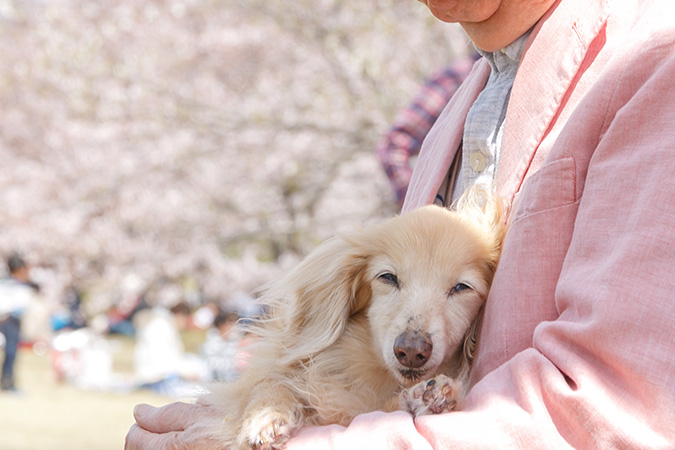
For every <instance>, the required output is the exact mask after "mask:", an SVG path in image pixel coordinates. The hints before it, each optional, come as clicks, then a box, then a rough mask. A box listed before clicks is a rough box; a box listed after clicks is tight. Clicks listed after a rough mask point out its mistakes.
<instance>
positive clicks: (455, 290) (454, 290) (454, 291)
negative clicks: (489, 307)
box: [448, 283, 473, 295]
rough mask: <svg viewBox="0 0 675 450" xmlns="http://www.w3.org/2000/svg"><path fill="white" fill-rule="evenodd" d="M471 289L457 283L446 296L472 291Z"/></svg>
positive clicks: (464, 284)
mask: <svg viewBox="0 0 675 450" xmlns="http://www.w3.org/2000/svg"><path fill="white" fill-rule="evenodd" d="M472 289H473V288H472V287H471V286H469V285H468V284H466V283H457V284H456V285H454V286H453V288H452V289H450V292H448V295H454V294H457V293H459V292H462V291H468V290H472Z"/></svg>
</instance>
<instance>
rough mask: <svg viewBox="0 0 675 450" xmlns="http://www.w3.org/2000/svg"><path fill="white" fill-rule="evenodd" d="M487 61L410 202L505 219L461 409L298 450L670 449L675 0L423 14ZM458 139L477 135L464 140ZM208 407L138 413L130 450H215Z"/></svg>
mask: <svg viewBox="0 0 675 450" xmlns="http://www.w3.org/2000/svg"><path fill="white" fill-rule="evenodd" d="M424 3H425V4H426V5H427V6H428V7H429V9H430V10H431V12H432V13H433V14H434V15H435V16H436V17H437V18H438V19H440V20H442V21H446V22H459V23H460V24H461V25H462V27H463V28H464V29H465V31H466V32H467V34H468V35H469V37H470V38H471V40H472V41H473V43H474V44H475V46H476V47H477V48H478V49H480V51H481V53H482V54H483V58H482V59H481V60H479V61H478V62H477V63H476V65H475V66H474V68H473V71H472V73H471V75H470V76H469V77H468V78H467V80H466V81H465V82H464V83H463V85H462V87H461V88H460V89H459V90H458V92H457V93H456V94H455V95H454V96H453V99H452V100H451V101H450V102H449V104H448V105H447V107H446V108H445V110H444V112H443V113H442V115H441V116H440V117H439V119H438V120H437V122H436V124H435V126H434V128H433V129H432V130H431V132H430V134H429V135H428V136H427V138H426V139H425V142H424V144H423V147H422V150H421V153H420V157H419V159H418V162H417V165H416V167H415V171H414V173H413V176H412V180H411V184H410V187H409V190H408V193H407V196H406V200H405V204H404V206H403V210H404V213H405V212H407V211H410V210H412V209H415V208H417V207H420V206H422V205H425V204H428V203H432V202H439V203H442V204H450V203H452V199H453V198H455V197H456V196H457V193H458V192H461V190H462V189H464V188H465V187H466V186H468V185H471V184H473V183H482V182H485V183H491V184H493V185H494V186H495V189H496V191H497V193H498V194H499V195H501V196H502V197H504V198H505V199H507V200H508V203H509V204H510V213H509V230H508V232H507V234H506V237H505V241H504V244H503V250H502V256H501V260H500V263H499V266H498V269H497V271H496V274H495V277H494V281H493V284H492V288H491V291H490V295H489V297H488V300H487V302H486V305H485V308H484V316H483V320H482V324H481V327H480V330H479V332H478V343H477V348H476V351H475V359H474V362H473V368H472V376H471V378H472V389H471V391H470V393H469V395H468V397H467V398H466V400H465V402H464V404H463V405H462V406H461V408H460V409H459V410H457V411H453V412H450V413H446V414H440V415H430V416H423V417H418V418H416V419H414V420H413V418H412V416H410V415H409V414H408V413H406V412H396V413H387V414H385V413H382V412H374V413H369V414H364V415H361V416H358V417H357V418H356V419H355V420H354V421H353V422H352V424H351V425H350V426H348V427H341V426H328V427H310V428H306V429H304V430H303V431H301V432H300V433H299V434H298V435H297V436H295V437H294V438H293V439H291V440H290V441H289V443H288V444H287V446H286V448H287V449H289V450H298V449H352V448H369V449H403V448H405V449H429V448H456V449H473V448H481V449H485V448H500V449H501V448H672V447H673V443H674V442H675V427H674V426H673V423H674V421H675V382H673V374H674V373H675V341H673V339H672V329H673V325H675V308H673V306H674V304H673V292H675V281H674V279H673V276H672V270H673V269H672V267H673V266H674V265H675V246H673V245H672V243H673V242H675V178H674V177H672V176H671V172H672V171H673V170H675V157H674V156H673V147H675V131H673V130H675V109H674V108H673V106H672V105H673V104H675V90H674V89H673V88H672V85H673V79H675V23H674V22H673V21H672V4H671V2H670V1H669V0H596V1H592V2H588V1H585V0H485V1H481V2H476V1H475V0H426V1H425V2H424ZM457 124H464V126H461V125H459V126H458V125H457ZM210 413H211V411H209V409H208V408H206V407H204V406H202V405H200V404H185V403H174V404H171V405H167V406H165V407H162V408H158V409H155V408H151V407H149V406H147V405H140V406H139V407H137V409H136V410H135V417H136V421H137V424H136V425H134V426H133V427H132V428H131V430H130V431H129V434H128V436H127V442H126V448H127V449H129V450H131V449H142V448H152V449H163V448H174V447H173V446H174V445H175V446H178V447H180V446H182V448H192V449H212V448H218V446H217V443H214V442H212V441H208V439H206V440H204V439H196V437H197V436H199V434H198V433H195V432H194V430H195V428H196V427H197V426H198V424H199V421H200V418H202V417H207V416H208V415H209V414H210Z"/></svg>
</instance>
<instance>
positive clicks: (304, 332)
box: [271, 203, 502, 385]
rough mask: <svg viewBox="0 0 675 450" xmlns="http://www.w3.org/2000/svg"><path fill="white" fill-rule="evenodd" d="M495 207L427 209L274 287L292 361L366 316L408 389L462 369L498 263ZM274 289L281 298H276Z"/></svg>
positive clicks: (357, 236) (343, 243)
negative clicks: (456, 367) (446, 371)
mask: <svg viewBox="0 0 675 450" xmlns="http://www.w3.org/2000/svg"><path fill="white" fill-rule="evenodd" d="M493 206H494V205H488V206H487V207H486V206H485V205H481V206H474V205H472V204H468V203H465V204H462V205H461V206H460V210H459V211H449V210H447V209H444V208H440V207H436V206H427V207H424V208H420V209H417V210H415V211H412V212H409V213H407V214H403V215H401V216H398V217H395V218H392V219H389V220H387V221H384V222H382V223H380V224H377V225H375V226H373V227H370V228H368V229H366V230H363V231H360V232H356V233H352V234H350V235H347V236H342V237H340V238H334V239H332V240H329V241H327V242H326V243H324V244H323V245H322V246H320V247H319V248H318V249H317V250H315V251H314V252H312V253H311V254H310V255H309V256H308V257H307V258H306V259H305V260H304V261H303V262H302V263H301V264H300V265H299V266H298V267H297V268H296V269H295V270H294V271H293V272H291V273H290V274H289V275H288V276H287V277H285V278H284V279H283V280H282V281H281V282H280V283H277V285H276V287H275V288H273V289H272V292H271V293H272V295H276V296H277V298H279V296H285V297H286V301H285V302H284V305H285V306H284V307H282V308H280V309H279V311H282V312H283V316H284V317H283V319H282V322H283V323H284V324H285V327H286V331H287V332H285V333H284V335H285V336H293V337H292V338H289V341H288V342H286V343H285V347H286V348H287V349H289V350H292V352H291V353H293V357H294V358H297V357H309V356H311V355H312V354H313V353H316V352H318V351H321V350H323V349H325V348H327V347H328V346H330V345H331V344H333V343H334V342H335V341H336V340H337V339H338V338H339V337H340V336H341V335H342V333H343V331H344V329H345V327H346V326H347V323H348V322H349V320H350V318H352V317H354V316H355V315H357V314H361V315H366V316H367V320H368V323H369V326H370V328H371V330H370V331H371V335H372V339H373V341H372V344H371V345H373V349H374V350H375V352H376V353H377V354H379V355H381V357H382V361H383V363H384V364H385V365H386V367H387V368H388V369H389V370H390V371H391V372H392V374H393V375H394V376H395V377H396V378H397V379H398V380H399V381H400V382H401V383H402V384H404V385H410V384H412V383H414V382H416V381H419V380H421V379H426V378H430V377H432V376H433V375H434V374H435V373H436V372H437V371H438V369H439V368H441V367H445V368H447V366H448V365H450V364H453V363H456V361H455V362H453V361H452V360H453V359H455V360H456V359H457V358H458V357H461V355H462V347H463V344H464V341H465V339H466V338H467V335H468V334H469V329H470V328H471V325H472V323H473V321H474V320H475V318H476V316H477V314H478V312H479V310H480V308H481V306H482V305H483V303H484V302H485V299H486V297H487V294H488V290H489V286H490V283H491V281H492V276H493V273H494V270H495V268H496V265H497V261H498V258H499V251H500V245H501V238H502V232H501V229H502V228H501V222H502V221H501V216H500V214H499V213H498V211H499V208H495V207H493ZM275 291H276V294H275Z"/></svg>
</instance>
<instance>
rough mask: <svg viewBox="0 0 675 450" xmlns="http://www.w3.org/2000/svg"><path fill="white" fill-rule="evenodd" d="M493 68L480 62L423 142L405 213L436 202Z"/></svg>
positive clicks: (404, 209) (411, 181) (405, 205)
mask: <svg viewBox="0 0 675 450" xmlns="http://www.w3.org/2000/svg"><path fill="white" fill-rule="evenodd" d="M489 75H490V65H489V64H488V63H487V62H486V61H485V60H482V59H481V60H479V61H478V62H476V64H475V65H474V67H473V69H472V70H471V73H470V74H469V76H468V77H467V79H466V80H465V81H464V83H462V85H461V86H460V88H459V89H458V90H457V92H456V93H455V95H453V97H452V99H451V100H450V102H448V105H447V106H446V107H445V109H444V110H443V112H442V113H441V115H440V116H439V118H438V120H437V121H436V123H435V125H434V126H433V127H432V129H431V131H430V132H429V134H428V135H427V137H426V138H425V139H424V143H423V144H422V149H421V150H420V154H419V157H418V158H417V163H416V165H415V170H414V172H413V175H412V179H411V180H410V185H409V187H408V192H407V193H406V198H405V202H404V204H403V212H406V211H411V210H413V209H415V208H418V207H420V206H424V205H428V204H430V203H433V201H434V198H435V197H436V193H437V192H438V189H439V188H440V186H441V184H442V183H443V181H444V179H445V177H446V176H447V175H448V169H449V168H450V164H451V163H452V160H453V159H454V157H455V154H456V153H457V149H458V148H459V144H460V142H461V141H462V132H463V129H464V122H465V121H466V116H467V114H468V113H469V109H470V108H471V105H473V102H474V101H475V100H476V97H478V94H480V91H481V90H482V89H483V87H485V83H486V82H487V79H488V76H489Z"/></svg>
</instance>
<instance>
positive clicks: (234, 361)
mask: <svg viewBox="0 0 675 450" xmlns="http://www.w3.org/2000/svg"><path fill="white" fill-rule="evenodd" d="M238 320H239V314H237V313H236V312H226V311H220V312H219V313H218V314H217V315H216V317H215V319H214V320H213V326H212V327H211V328H209V330H207V332H206V340H205V341H204V343H203V344H202V348H201V354H202V357H203V358H204V360H205V361H206V365H207V366H208V368H209V372H210V373H211V378H212V379H213V380H214V381H231V380H235V379H237V378H238V377H239V372H240V367H239V365H238V358H239V353H240V347H239V343H240V341H241V338H242V333H241V330H239V329H238V328H236V327H235V325H236V324H237V321H238Z"/></svg>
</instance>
